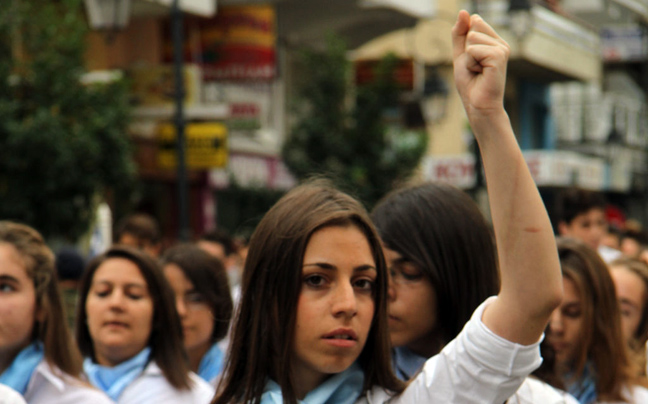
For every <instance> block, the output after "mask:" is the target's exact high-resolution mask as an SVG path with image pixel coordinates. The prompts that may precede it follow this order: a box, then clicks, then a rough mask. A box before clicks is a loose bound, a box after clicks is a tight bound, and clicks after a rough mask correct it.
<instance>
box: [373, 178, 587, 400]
mask: <svg viewBox="0 0 648 404" xmlns="http://www.w3.org/2000/svg"><path fill="white" fill-rule="evenodd" d="M371 219H372V220H373V222H374V224H375V225H376V228H377V229H378V233H379V234H380V238H381V240H382V242H383V246H384V252H385V260H386V261H387V267H388V268H389V273H390V277H389V292H388V305H387V307H388V313H389V333H390V339H391V343H392V346H393V351H392V352H393V354H392V360H393V366H394V371H395V373H396V375H397V376H398V377H399V378H401V379H402V380H405V381H408V380H410V379H412V378H414V377H415V376H416V375H417V374H418V371H419V370H420V369H421V368H422V366H423V364H424V363H425V362H426V360H427V359H428V358H430V357H432V356H434V355H436V354H438V353H439V352H440V351H441V349H442V348H443V347H444V346H445V345H446V344H447V343H448V342H450V341H452V340H453V339H455V338H456V337H457V335H458V334H459V332H461V330H462V329H463V327H464V325H465V324H466V323H467V322H468V320H469V319H470V317H471V316H472V313H473V312H474V311H475V309H476V308H477V306H479V305H480V304H481V303H482V302H483V301H484V300H486V299H487V298H488V297H489V296H493V295H496V294H497V292H498V290H499V275H498V268H497V256H496V247H495V243H494V240H493V236H492V234H491V230H490V228H489V226H488V224H487V223H486V220H485V219H484V217H483V215H482V214H481V212H480V211H479V208H478V206H477V204H475V202H473V200H472V199H471V198H470V197H469V196H468V195H467V194H466V193H464V192H463V191H461V190H459V189H457V188H455V187H453V186H451V185H448V184H445V183H426V184H420V185H414V186H408V187H405V188H402V189H399V190H397V191H395V192H392V193H391V194H389V195H388V196H387V197H385V198H384V199H383V200H382V201H380V202H379V203H378V204H377V206H376V207H375V208H374V210H373V212H372V213H371ZM497 229H498V228H497V227H496V231H497ZM500 254H503V255H505V254H506V253H505V252H501V253H500ZM566 396H567V395H566V394H564V393H562V392H559V391H556V390H555V389H554V388H553V387H551V386H550V385H548V384H546V383H543V382H541V381H539V380H534V379H531V378H528V379H527V380H525V382H524V384H523V385H522V387H521V388H520V389H519V390H518V391H517V392H516V394H515V395H514V396H513V397H511V398H510V399H509V400H508V401H507V402H508V403H509V404H513V403H536V404H550V403H551V404H556V403H566V402H567V403H569V402H570V401H569V397H566ZM572 400H573V401H571V402H574V401H575V400H574V399H572Z"/></svg>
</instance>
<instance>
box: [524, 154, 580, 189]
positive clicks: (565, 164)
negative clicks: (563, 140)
mask: <svg viewBox="0 0 648 404" xmlns="http://www.w3.org/2000/svg"><path fill="white" fill-rule="evenodd" d="M524 159H525V160H526V162H527V166H528V167H529V172H530V173H531V176H532V177H533V180H534V181H535V183H536V185H537V186H563V187H567V186H571V185H573V184H574V183H575V182H576V169H575V167H576V166H577V164H578V159H579V156H578V154H576V153H572V152H565V151H555V150H529V151H525V152H524Z"/></svg>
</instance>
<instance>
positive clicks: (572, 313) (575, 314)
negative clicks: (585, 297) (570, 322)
mask: <svg viewBox="0 0 648 404" xmlns="http://www.w3.org/2000/svg"><path fill="white" fill-rule="evenodd" d="M564 315H565V316H567V317H570V318H578V317H580V315H581V312H580V310H574V311H566V312H565V314H564Z"/></svg>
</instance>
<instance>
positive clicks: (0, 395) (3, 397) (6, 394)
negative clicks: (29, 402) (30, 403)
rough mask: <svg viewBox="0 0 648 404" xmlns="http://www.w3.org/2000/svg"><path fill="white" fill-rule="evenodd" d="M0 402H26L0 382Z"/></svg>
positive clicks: (9, 403) (11, 403) (3, 403)
mask: <svg viewBox="0 0 648 404" xmlns="http://www.w3.org/2000/svg"><path fill="white" fill-rule="evenodd" d="M0 404H26V403H25V400H24V399H23V398H22V396H21V395H20V394H18V392H17V391H16V390H14V389H12V388H11V387H9V386H5V385H4V384H0Z"/></svg>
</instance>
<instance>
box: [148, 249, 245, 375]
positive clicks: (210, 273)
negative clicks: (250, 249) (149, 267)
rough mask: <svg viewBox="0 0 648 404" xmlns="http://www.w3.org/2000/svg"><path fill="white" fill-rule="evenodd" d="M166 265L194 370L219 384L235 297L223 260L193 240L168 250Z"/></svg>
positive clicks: (164, 267)
mask: <svg viewBox="0 0 648 404" xmlns="http://www.w3.org/2000/svg"><path fill="white" fill-rule="evenodd" d="M160 261H161V264H162V269H163V270H164V276H166V278H167V280H168V281H169V284H170V285H171V288H172V289H173V292H174V293H175V301H176V308H177V309H178V314H179V315H180V321H181V322H182V329H183V338H184V346H185V349H186V351H187V355H188V356H189V365H190V367H191V370H192V371H193V372H195V373H196V374H198V376H200V377H202V378H203V379H204V380H205V381H207V382H209V383H211V384H213V385H214V386H215V385H216V380H217V378H218V376H219V375H220V373H221V371H222V369H223V365H224V362H225V352H224V351H223V350H222V349H221V348H220V346H219V344H218V342H219V341H221V340H222V339H223V338H224V337H225V336H226V335H227V332H228V330H229V323H230V319H231V318H232V306H233V304H232V297H231V295H230V288H229V284H228V282H227V274H226V273H225V267H224V266H223V264H222V262H221V261H220V260H219V259H218V258H216V257H214V256H212V255H211V254H209V253H207V252H205V251H204V250H203V249H202V248H200V247H198V246H196V245H193V244H180V245H177V246H174V247H171V248H170V249H168V250H166V251H165V252H164V254H163V255H162V258H161V260H160Z"/></svg>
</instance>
